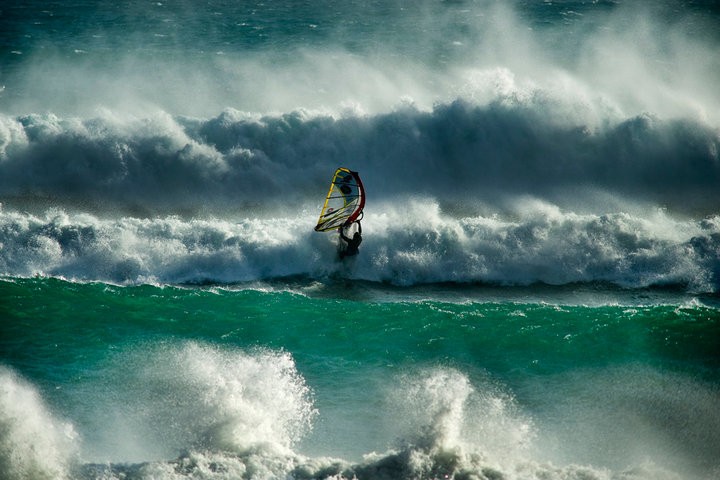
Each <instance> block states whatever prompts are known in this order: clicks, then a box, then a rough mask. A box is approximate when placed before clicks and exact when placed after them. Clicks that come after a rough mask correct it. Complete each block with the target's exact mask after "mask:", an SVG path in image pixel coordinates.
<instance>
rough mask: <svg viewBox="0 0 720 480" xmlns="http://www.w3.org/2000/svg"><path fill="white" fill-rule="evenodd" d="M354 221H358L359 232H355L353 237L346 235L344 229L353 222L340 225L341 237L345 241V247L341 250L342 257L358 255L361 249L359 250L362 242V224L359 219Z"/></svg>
mask: <svg viewBox="0 0 720 480" xmlns="http://www.w3.org/2000/svg"><path fill="white" fill-rule="evenodd" d="M354 223H357V228H358V229H357V232H355V233H354V234H353V236H352V238H351V237H348V236H347V235H345V232H344V230H345V229H346V228H349V227H350V226H351V225H352V223H351V224H350V225H344V226H342V227H340V229H339V232H340V238H341V239H342V240H343V241H344V242H345V248H342V249H340V252H339V255H340V258H341V259H342V258H345V257H351V256H353V255H357V254H358V253H359V251H360V250H359V248H360V243H361V242H362V225H361V224H360V222H359V221H358V222H354Z"/></svg>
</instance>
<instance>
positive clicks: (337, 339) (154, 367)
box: [0, 278, 720, 478]
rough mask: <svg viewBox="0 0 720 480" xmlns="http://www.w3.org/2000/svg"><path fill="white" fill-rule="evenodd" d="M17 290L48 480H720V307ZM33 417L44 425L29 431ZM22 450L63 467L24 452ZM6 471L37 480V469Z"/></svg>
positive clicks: (491, 295)
mask: <svg viewBox="0 0 720 480" xmlns="http://www.w3.org/2000/svg"><path fill="white" fill-rule="evenodd" d="M500 294H501V295H502V296H504V297H505V298H506V300H499V299H498V295H500ZM0 295H1V300H2V302H0V304H1V305H3V307H2V311H1V314H2V317H3V320H4V324H3V325H4V326H3V340H2V351H3V357H4V362H5V365H6V367H4V369H3V371H2V382H3V384H2V387H3V395H4V396H5V398H3V401H4V402H8V401H11V400H12V399H13V398H16V396H18V395H19V393H22V392H25V393H26V394H29V392H33V393H34V395H35V396H34V397H33V399H32V401H30V402H23V403H22V404H19V405H15V406H14V407H13V408H16V409H19V411H20V412H21V414H22V415H21V416H20V417H14V416H12V415H10V416H8V413H5V416H4V418H3V422H4V424H5V425H6V426H7V428H8V431H9V432H10V434H8V435H7V436H6V437H5V438H3V441H4V442H5V443H4V445H6V447H7V446H11V448H13V453H14V454H15V455H19V456H20V457H21V458H22V459H23V460H24V461H25V462H27V464H29V465H36V466H37V465H39V466H37V468H38V469H40V471H44V472H51V473H53V472H54V473H57V472H70V473H69V475H70V476H72V477H74V476H78V477H81V478H86V477H91V478H92V477H94V476H95V475H111V474H112V475H117V476H120V475H123V474H126V475H131V476H132V475H137V476H138V477H140V478H144V477H145V476H150V477H152V475H153V474H151V473H150V472H153V471H155V470H158V469H159V470H158V471H163V472H165V474H167V475H168V476H169V477H168V478H175V477H173V476H172V475H180V476H183V475H187V476H189V477H191V478H193V475H201V474H202V475H208V474H209V473H208V472H210V471H212V468H213V467H211V466H208V465H216V467H217V465H220V466H221V467H217V468H220V471H222V472H224V473H223V475H225V476H226V477H228V478H236V475H237V478H239V477H242V475H240V474H238V472H239V470H236V469H237V468H240V466H242V469H253V468H254V469H256V471H255V472H256V473H255V474H252V475H251V476H258V477H266V476H270V477H276V476H280V477H283V476H285V475H288V474H289V475H291V476H296V477H297V476H300V477H302V475H309V476H310V477H312V478H325V476H326V475H330V473H332V472H333V471H334V472H335V473H344V474H345V475H346V476H348V477H350V476H352V475H353V474H355V475H357V476H359V477H360V478H386V477H387V478H420V477H422V478H430V477H432V476H433V475H439V474H440V473H444V474H449V475H456V476H458V477H461V478H462V475H466V474H470V473H468V472H476V473H475V474H477V472H482V471H486V472H487V471H494V472H496V474H498V475H503V476H507V477H509V478H535V477H536V476H538V475H543V474H545V475H550V476H551V477H550V478H554V477H552V475H557V476H558V478H560V477H561V476H569V477H570V478H575V477H577V478H581V477H580V476H581V475H588V476H589V478H606V477H605V475H607V471H610V472H613V471H614V472H615V473H613V474H612V475H619V476H621V477H620V478H622V475H629V474H630V473H628V472H630V471H633V472H636V473H635V474H636V475H639V476H640V478H644V477H643V476H647V478H658V476H659V475H667V478H675V476H674V475H678V478H711V476H712V473H711V472H713V471H715V469H717V465H716V460H717V456H716V453H717V446H718V441H719V438H718V433H717V432H718V429H717V427H718V425H719V422H720V417H718V414H717V408H716V406H717V401H718V398H719V396H720V390H719V387H718V386H719V385H720V377H718V371H720V370H719V369H718V367H719V363H720V356H718V353H717V339H718V338H720V313H719V312H718V307H717V301H716V300H713V298H712V297H710V298H707V299H705V300H702V299H698V298H693V297H689V296H685V295H683V294H679V293H672V292H662V291H660V292H657V291H655V292H653V291H646V292H643V291H640V292H638V291H630V292H628V291H623V290H617V289H612V288H608V287H601V286H596V287H592V288H590V287H583V286H575V287H564V288H563V287H541V286H538V287H522V288H515V289H513V288H505V291H504V292H503V289H498V288H496V287H481V286H476V287H464V288H463V287H461V288H457V287H456V288H453V287H452V286H442V285H438V286H435V287H432V288H429V287H424V288H419V289H412V288H408V289H405V288H400V289H398V288H394V287H390V286H385V287H383V286H381V285H372V284H363V283H357V284H356V283H353V282H347V281H346V282H340V283H339V284H336V283H324V284H323V283H317V282H307V281H294V282H291V283H286V284H281V283H280V282H275V283H274V284H273V285H265V286H264V287H263V288H260V286H255V287H254V288H248V287H247V286H239V285H236V286H225V287H219V286H215V287H213V286H208V287H192V288H188V287H171V286H167V287H157V286H148V285H145V286H134V287H119V286H112V285H108V284H98V283H91V284H78V283H69V282H67V281H63V280H55V279H49V278H34V279H27V280H21V279H16V280H5V281H3V282H2V288H1V289H0ZM539 296H541V297H542V298H545V299H546V300H545V301H538V300H537V298H538V297H539ZM601 298H602V301H600V302H598V299H601ZM551 299H555V300H556V301H555V302H552V301H549V300H551ZM583 299H584V300H586V301H592V302H595V303H594V304H582V303H581V302H578V300H583ZM663 300H665V301H663ZM678 300H681V301H680V302H678ZM666 302H667V303H666ZM7 366H11V367H12V370H8V369H7V368H8V367H7ZM6 406H7V404H6ZM31 415H35V416H36V420H37V421H38V422H39V423H40V424H39V425H35V424H29V422H28V421H27V420H23V419H22V418H23V416H31ZM33 423H34V422H33ZM23 435H39V436H40V437H41V438H42V439H43V441H44V442H47V443H48V444H49V445H51V446H52V447H53V452H54V454H53V455H49V453H50V450H49V449H48V451H44V452H39V453H38V452H35V451H30V450H25V449H28V448H29V447H28V446H26V445H23V444H22V442H19V441H18V438H22V437H23ZM55 442H56V443H57V444H56V443H55ZM256 442H257V443H256ZM252 445H255V446H252ZM24 448H25V449H24ZM63 449H66V451H65V453H64V454H63V455H58V454H57V452H55V450H59V451H61V452H62V451H63ZM286 449H287V450H286ZM250 452H254V453H252V454H251V453H250ZM371 452H378V453H377V454H375V457H364V456H365V455H367V454H370V453H371ZM34 455H35V456H38V457H39V458H36V459H33V458H32V457H33V456H34ZM408 455H410V456H412V455H415V456H416V457H418V458H421V459H422V461H420V460H417V459H416V460H410V458H408ZM197 456H201V457H202V461H201V460H199V459H198V458H196V457H197ZM178 457H180V458H181V460H174V459H176V458H178ZM280 459H283V460H282V462H281V461H280ZM333 459H335V460H333ZM3 461H4V463H3V468H5V469H6V470H5V471H6V472H7V473H8V474H10V475H14V477H11V478H15V477H18V476H20V477H22V476H23V475H22V474H20V473H18V471H15V470H13V468H14V466H15V465H16V464H18V463H20V462H17V461H14V462H11V461H9V460H8V458H7V457H5V458H4V459H3ZM108 462H109V463H108ZM175 462H180V463H181V464H183V465H185V464H187V465H185V467H186V468H187V471H185V473H184V474H182V475H181V474H180V473H178V471H177V469H178V468H179V467H178V463H175ZM278 462H280V463H281V464H282V465H278ZM418 462H419V463H418ZM578 465H581V466H582V467H578ZM161 466H163V467H161ZM43 469H44V470H43ZM166 469H167V470H168V471H165V470H166ZM576 469H580V470H578V471H575V470H576ZM606 469H609V470H606ZM170 471H174V472H175V473H173V474H172V475H170V473H169V472H170ZM243 471H245V470H243ZM232 472H234V473H232ZM299 472H305V473H303V474H302V475H301V474H300V473H299ZM543 472H545V473H543ZM582 472H585V473H582ZM623 472H625V473H623ZM638 472H639V473H638ZM673 472H674V473H673ZM155 474H158V473H157V472H156V473H155ZM216 474H217V475H219V476H220V477H222V478H225V477H223V475H220V474H218V473H217V472H216ZM243 475H245V474H243ZM514 475H516V476H517V477H514ZM707 475H710V477H708V476H707ZM133 478H135V477H133ZM302 478H305V477H302ZM583 478H584V477H583ZM661 478H665V477H661Z"/></svg>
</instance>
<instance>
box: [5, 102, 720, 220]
mask: <svg viewBox="0 0 720 480" xmlns="http://www.w3.org/2000/svg"><path fill="white" fill-rule="evenodd" d="M514 95H515V93H510V94H507V96H509V97H510V98H504V97H501V98H499V99H496V100H495V101H493V102H491V103H490V104H488V105H477V104H473V103H468V102H466V101H463V100H457V101H455V102H453V103H449V104H441V105H437V106H436V107H435V108H434V109H433V110H432V111H422V110H419V109H417V108H416V107H414V106H412V105H407V106H404V107H400V108H398V109H396V110H395V111H393V112H391V113H385V114H377V115H372V116H370V115H363V114H361V113H359V112H349V113H348V114H346V115H344V116H337V115H329V114H321V113H311V112H307V111H294V112H291V113H287V114H284V115H277V116H259V115H251V114H246V113H242V112H239V111H235V110H227V111H225V112H223V113H222V114H221V115H219V116H217V117H215V118H210V119H195V118H185V117H173V116H170V115H168V114H164V113H158V114H156V115H153V116H149V117H144V118H127V117H126V118H122V116H120V115H114V114H112V113H111V112H106V113H104V114H102V115H99V116H97V117H95V118H85V119H82V118H62V117H57V116H55V115H52V114H46V115H37V114H32V115H26V116H21V117H8V116H5V115H1V116H0V198H3V199H4V202H5V203H6V204H7V205H9V206H10V205H17V206H18V207H19V208H31V207H32V205H33V204H39V205H47V204H50V205H53V206H58V207H63V206H68V207H71V208H73V209H78V208H79V209H82V210H84V211H93V212H107V211H122V212H125V213H130V214H133V215H142V216H147V215H154V214H185V215H188V214H189V215H193V214H203V213H204V214H208V213H209V214H223V215H227V214H232V215H234V216H242V215H249V214H256V213H258V212H264V213H265V214H267V213H268V211H269V212H272V214H274V215H277V214H278V212H283V214H284V213H286V212H287V211H292V212H296V211H298V209H299V208H302V207H303V206H305V205H307V204H308V203H310V204H312V205H313V206H315V204H316V203H317V202H318V201H319V200H318V196H320V197H322V194H323V193H324V192H323V191H324V189H325V186H324V185H325V183H326V182H327V181H328V180H327V177H328V175H329V173H328V172H332V171H334V169H335V168H336V167H337V166H338V164H342V165H346V166H349V167H351V168H353V169H355V170H358V171H360V172H361V173H362V175H363V180H364V182H365V183H366V187H367V189H368V202H369V203H368V209H369V210H370V209H372V204H373V203H377V202H378V201H382V200H395V201H402V199H403V198H404V197H405V196H407V195H416V194H421V195H425V196H429V197H432V198H435V199H437V200H438V201H439V202H441V203H451V204H453V205H456V207H457V208H460V209H475V208H478V206H480V205H486V206H489V207H496V208H497V207H498V206H502V205H503V202H505V201H508V200H512V199H514V198H516V197H518V196H533V197H537V198H540V199H543V200H545V201H548V202H551V203H555V204H558V205H560V206H563V207H572V208H573V209H587V210H593V211H597V210H598V209H599V208H605V209H608V208H618V207H617V206H618V205H627V204H636V203H640V204H653V205H660V206H663V207H665V208H668V209H670V210H672V211H680V212H683V213H691V214H694V215H697V214H698V213H699V214H701V215H705V214H709V213H715V212H716V209H717V206H718V205H720V193H718V189H717V188H716V186H717V185H718V184H719V183H720V153H719V152H720V134H719V133H718V130H717V129H716V128H713V127H712V126H710V125H707V124H704V123H702V122H700V121H695V120H689V119H671V120H666V119H662V118H658V117H654V116H652V115H647V114H643V115H640V116H637V117H634V118H628V119H625V120H618V121H610V123H609V124H607V125H595V124H593V123H592V122H591V121H589V120H587V119H577V120H575V121H570V120H567V119H565V117H564V116H562V115H560V114H558V113H557V112H552V111H551V110H553V109H557V108H560V107H559V106H558V105H555V104H553V102H552V101H547V102H546V103H549V104H550V105H549V106H548V105H546V104H544V103H543V101H542V97H543V94H542V92H536V93H535V94H534V96H531V97H530V98H529V99H524V100H522V101H521V100H517V99H512V98H513V96H514ZM534 97H541V98H540V99H538V98H534ZM563 108H568V107H563ZM549 110H550V111H549ZM557 117H560V118H562V120H561V121H560V120H556V119H555V118H557ZM619 199H626V202H625V203H624V204H623V203H622V202H620V201H619Z"/></svg>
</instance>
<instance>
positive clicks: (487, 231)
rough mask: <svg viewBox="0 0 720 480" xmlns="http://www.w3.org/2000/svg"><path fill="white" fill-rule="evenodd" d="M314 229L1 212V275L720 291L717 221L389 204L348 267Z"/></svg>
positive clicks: (303, 218)
mask: <svg viewBox="0 0 720 480" xmlns="http://www.w3.org/2000/svg"><path fill="white" fill-rule="evenodd" d="M370 208H372V209H373V210H375V209H376V208H378V207H377V206H373V207H370ZM368 210H369V209H368ZM313 213H314V212H313ZM313 220H314V215H312V216H311V214H310V213H307V212H305V213H304V214H303V215H299V216H295V217H284V218H283V217H281V218H268V219H262V218H245V219H240V220H238V221H230V220H224V219H218V218H208V219H184V218H181V217H177V216H169V217H156V218H146V219H143V218H136V217H120V218H115V219H107V218H102V217H99V216H95V215H90V214H84V213H83V214H78V213H66V212H64V211H62V210H57V209H51V210H48V211H46V212H44V213H42V214H38V215H34V214H30V213H19V212H15V211H11V210H0V273H1V274H2V275H5V276H19V277H29V276H34V275H46V276H55V277H62V278H66V279H70V280H76V281H103V282H109V283H118V284H137V283H159V284H186V283H195V284H197V283H208V282H209V283H235V282H252V281H264V280H273V279H280V278H283V277H291V276H299V277H308V278H311V279H317V280H322V279H325V278H328V277H336V276H340V277H344V278H353V279H362V280H368V281H373V282H387V283H392V284H396V285H414V284H427V283H436V282H470V283H474V282H479V283H495V284H507V285H526V284H531V283H535V282H544V283H548V284H555V285H559V284H568V283H574V282H608V283H613V284H616V285H619V286H623V287H630V288H642V287H649V286H658V285H672V286H680V287H682V288H686V289H689V290H691V291H694V292H717V291H718V288H719V287H720V218H718V217H717V216H714V217H708V218H706V219H703V220H699V221H696V220H682V219H676V218H674V217H672V216H670V215H668V214H667V213H666V212H663V211H661V210H658V211H655V212H654V213H652V214H649V215H648V216H640V215H633V214H630V213H615V214H603V215H598V214H577V213H572V212H566V211H563V210H561V209H560V208H558V207H557V206H554V205H548V204H546V203H543V202H540V201H524V202H519V203H518V205H516V209H515V210H514V212H513V215H512V217H499V216H497V215H489V216H484V215H477V216H469V217H460V218H456V217H454V216H452V215H446V214H445V213H444V212H443V209H442V208H441V207H440V206H439V205H438V204H437V203H436V202H434V201H431V200H422V199H417V200H414V201H412V202H410V203H408V204H407V205H404V209H398V208H397V207H395V206H393V205H391V204H388V205H387V208H385V209H383V211H382V213H372V214H371V213H368V215H367V216H366V220H365V221H364V232H365V237H366V238H365V241H364V242H363V245H362V247H361V250H362V254H361V255H360V256H359V257H357V258H356V259H353V260H352V261H351V262H339V261H337V259H336V257H337V255H336V251H335V250H336V241H337V240H336V238H335V236H334V235H328V234H318V233H316V232H313V230H312V227H313V223H312V222H313Z"/></svg>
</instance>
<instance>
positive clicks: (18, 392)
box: [0, 365, 78, 480]
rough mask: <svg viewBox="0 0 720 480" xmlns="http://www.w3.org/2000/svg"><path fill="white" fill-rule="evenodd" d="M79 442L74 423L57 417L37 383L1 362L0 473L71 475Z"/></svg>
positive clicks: (18, 477)
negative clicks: (41, 394)
mask: <svg viewBox="0 0 720 480" xmlns="http://www.w3.org/2000/svg"><path fill="white" fill-rule="evenodd" d="M77 442H78V436H77V433H76V432H75V430H74V428H73V425H72V424H71V423H68V422H64V421H61V420H58V419H57V418H56V417H55V416H54V415H53V414H52V413H51V411H50V410H49V408H48V407H47V405H46V404H45V402H44V401H43V399H42V398H41V396H40V394H39V393H38V391H37V389H36V388H35V387H34V386H32V385H31V384H29V383H28V382H26V381H25V380H23V379H22V378H20V377H19V376H18V375H17V374H16V373H15V372H14V371H12V370H10V369H8V368H6V367H4V366H1V365H0V477H1V478H3V479H5V480H25V479H29V478H32V479H38V480H42V479H48V480H50V479H53V480H54V479H57V480H61V479H65V478H69V473H70V468H71V467H72V465H73V462H74V461H76V460H77V457H76V455H77V447H78V445H77Z"/></svg>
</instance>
